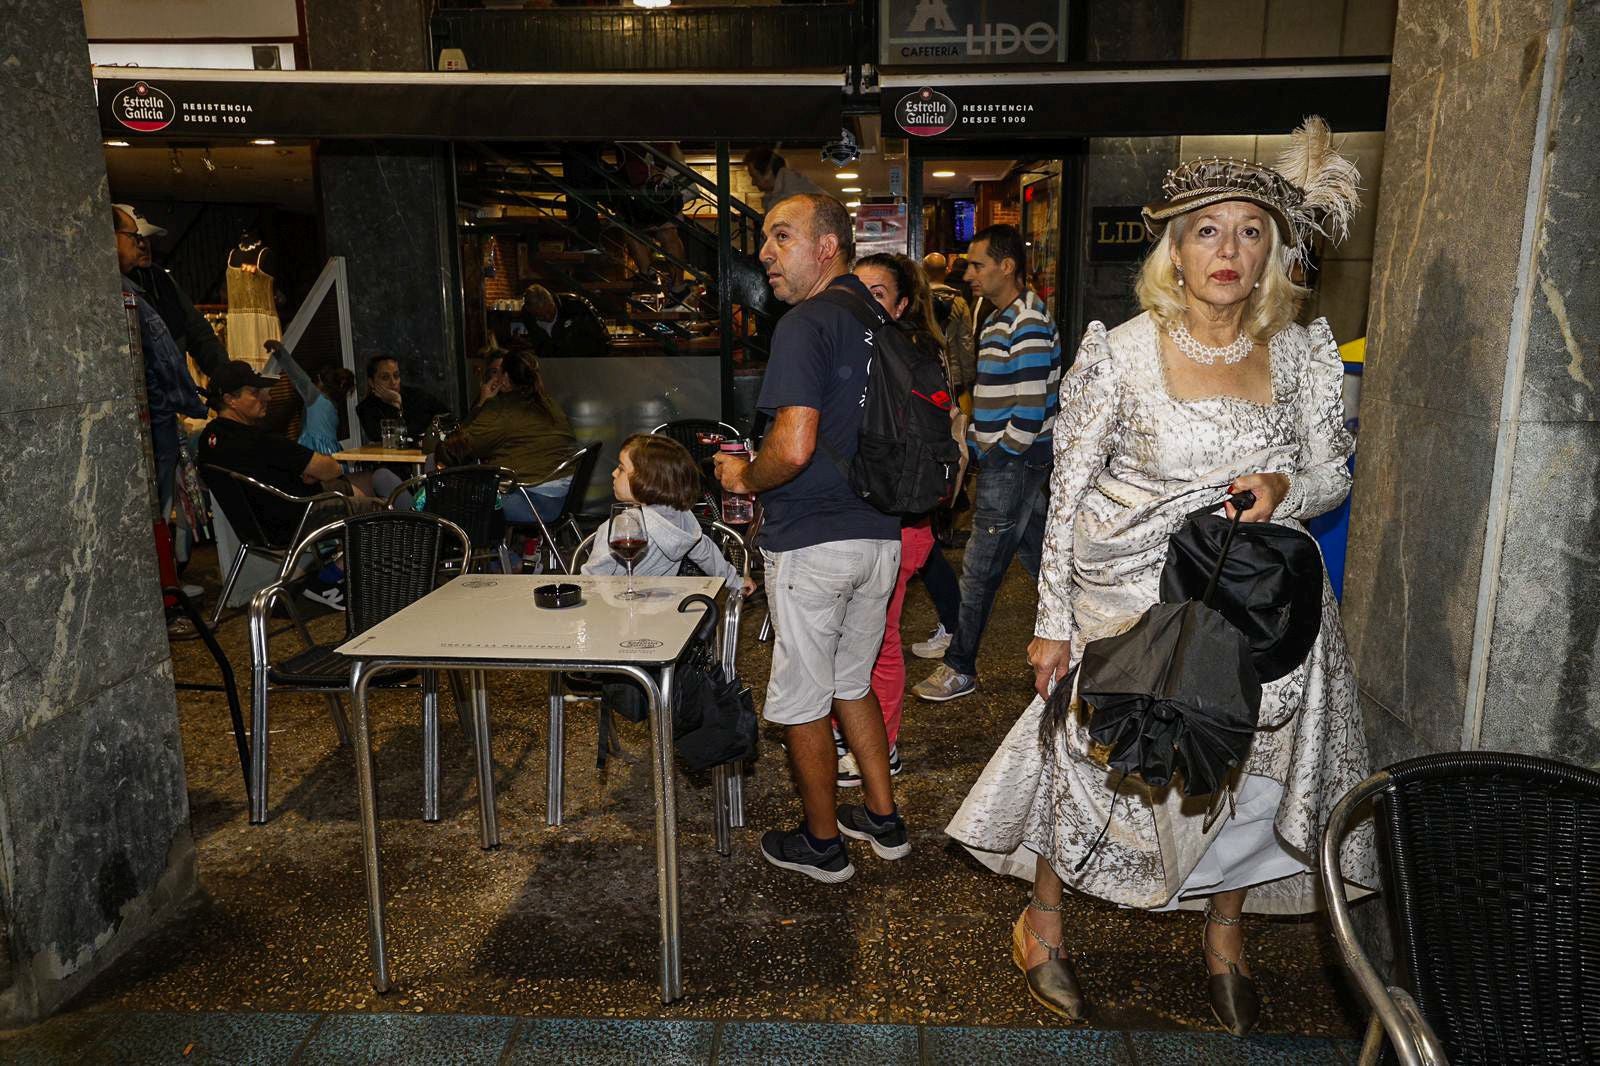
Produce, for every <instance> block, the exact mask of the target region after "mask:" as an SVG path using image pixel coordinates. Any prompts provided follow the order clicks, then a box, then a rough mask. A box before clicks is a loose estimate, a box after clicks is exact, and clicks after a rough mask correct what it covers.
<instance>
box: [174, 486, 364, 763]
mask: <svg viewBox="0 0 1600 1066" xmlns="http://www.w3.org/2000/svg"><path fill="white" fill-rule="evenodd" d="M200 477H201V480H202V481H204V482H205V485H206V489H207V490H208V491H209V492H210V493H211V497H212V499H213V500H215V501H216V504H217V506H218V507H220V508H221V509H222V513H223V515H224V516H225V517H226V518H227V519H228V524H229V525H230V526H232V527H233V531H234V533H235V534H236V535H237V536H238V538H239V550H238V551H236V552H235V553H234V555H233V564H232V565H231V566H229V567H228V576H227V578H226V579H225V580H224V581H223V583H222V594H221V595H219V596H218V597H217V607H216V610H214V611H212V612H211V627H212V628H213V629H215V628H216V626H217V622H218V621H219V620H220V619H221V618H222V610H223V607H224V605H226V604H227V602H228V597H229V596H231V595H232V594H233V586H234V585H235V584H236V583H237V582H238V580H239V573H240V572H241V571H242V570H243V569H244V561H245V559H246V558H248V557H249V556H251V555H259V556H262V557H264V558H267V559H271V560H273V561H274V562H282V561H283V558H284V556H285V555H286V554H288V551H289V549H290V548H291V547H293V546H294V545H296V544H299V543H300V541H301V539H302V538H303V537H304V536H305V535H306V533H307V532H309V531H310V530H313V529H315V528H316V527H318V526H320V525H322V524H323V523H324V522H327V521H329V520H331V519H333V518H337V517H340V516H342V515H346V514H349V513H350V498H349V497H348V496H342V495H340V494H339V493H337V492H319V493H317V494H316V495H314V496H291V495H289V494H288V493H286V492H284V491H282V490H281V489H276V488H273V487H272V486H271V485H267V484H263V483H262V482H260V481H257V480H256V479H255V478H253V477H250V476H248V475H246V474H241V473H239V472H238V471H236V470H229V469H227V468H225V467H220V466H213V465H210V464H206V465H205V466H202V467H201V468H200ZM267 499H272V500H277V501H279V502H282V503H287V504H291V505H293V506H294V507H296V508H298V509H299V512H300V516H299V518H298V519H297V520H296V522H295V527H294V532H293V533H292V534H291V535H290V536H289V537H288V538H287V539H283V540H280V539H278V538H275V537H273V536H272V535H271V533H270V532H269V530H270V529H271V527H272V524H271V523H269V522H267V521H266V520H265V519H264V517H263V516H262V514H261V509H260V507H259V506H258V503H259V502H260V501H263V500H267ZM292 613H293V612H292V610H291V614H292ZM294 618H295V624H296V625H299V624H300V620H299V616H298V615H295V616H294ZM303 628H304V627H302V629H303ZM342 735H343V734H341V736H342Z"/></svg>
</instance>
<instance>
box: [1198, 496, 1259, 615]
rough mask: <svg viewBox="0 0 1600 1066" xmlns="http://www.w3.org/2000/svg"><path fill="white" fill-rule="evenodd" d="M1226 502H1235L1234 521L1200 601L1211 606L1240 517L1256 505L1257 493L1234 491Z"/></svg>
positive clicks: (1224, 539)
mask: <svg viewBox="0 0 1600 1066" xmlns="http://www.w3.org/2000/svg"><path fill="white" fill-rule="evenodd" d="M1224 502H1226V503H1231V504H1233V521H1231V522H1229V523H1228V532H1227V535H1226V536H1224V537H1223V538H1222V550H1220V551H1219V552H1217V565H1216V566H1214V567H1212V568H1211V578H1210V580H1208V581H1207V582H1206V590H1205V592H1204V593H1202V594H1201V596H1200V602H1201V603H1203V604H1205V605H1206V606H1207V607H1210V606H1211V596H1212V594H1213V593H1214V592H1216V591H1217V580H1218V579H1219V578H1220V577H1222V564H1223V563H1225V562H1227V561H1228V548H1229V546H1230V545H1232V544H1233V535H1234V534H1235V533H1236V532H1238V530H1239V519H1240V518H1242V517H1244V513H1245V511H1247V510H1249V509H1250V508H1251V507H1254V506H1255V503H1256V494H1255V493H1253V492H1251V491H1250V490H1249V489H1246V490H1244V491H1243V492H1236V493H1234V494H1233V495H1232V496H1230V497H1228V499H1227V500H1225V501H1224ZM1219 506H1220V505H1219ZM1212 510H1216V508H1212Z"/></svg>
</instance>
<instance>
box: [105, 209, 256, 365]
mask: <svg viewBox="0 0 1600 1066" xmlns="http://www.w3.org/2000/svg"><path fill="white" fill-rule="evenodd" d="M111 206H112V207H114V208H116V209H117V210H119V211H121V212H123V213H124V214H126V215H127V216H128V217H130V218H132V219H133V224H134V227H135V228H136V229H137V230H138V231H139V236H140V237H142V238H145V245H144V248H143V254H142V255H140V257H139V261H138V262H137V263H135V264H134V269H132V270H131V271H125V273H127V274H128V276H129V277H131V278H133V280H134V281H137V282H138V283H139V285H140V287H141V288H143V289H144V298H145V299H146V300H148V301H149V302H150V304H151V305H152V306H154V307H155V309H156V311H157V313H159V314H160V315H161V321H163V322H165V323H166V324H167V332H168V333H170V334H172V340H173V342H174V343H175V344H177V346H178V351H179V352H181V353H182V354H184V355H187V356H190V357H191V358H193V359H194V362H195V365H196V366H198V367H199V368H200V372H201V373H202V374H206V375H211V374H215V373H216V372H217V370H218V368H219V367H221V366H222V364H224V363H226V362H227V361H228V349H227V348H225V347H223V344H222V341H221V340H220V339H219V338H218V337H217V333H216V330H214V329H212V328H211V323H209V322H207V321H206V316H205V315H202V314H201V313H200V312H199V311H198V310H196V309H195V306H194V301H192V300H190V299H189V297H188V295H187V294H185V293H184V291H183V290H182V289H180V288H179V287H178V283H177V282H176V281H175V280H173V277H172V275H171V274H170V273H169V272H167V271H166V270H163V269H162V268H161V267H158V266H156V265H155V264H154V263H153V262H152V261H151V258H150V241H151V240H154V239H155V238H156V237H161V236H165V234H166V232H167V231H166V230H164V229H162V228H161V227H160V226H158V225H156V224H155V223H154V222H151V221H150V220H149V219H147V218H145V217H144V215H143V214H141V213H140V212H139V209H138V208H136V207H134V206H133V205H132V204H112V205H111Z"/></svg>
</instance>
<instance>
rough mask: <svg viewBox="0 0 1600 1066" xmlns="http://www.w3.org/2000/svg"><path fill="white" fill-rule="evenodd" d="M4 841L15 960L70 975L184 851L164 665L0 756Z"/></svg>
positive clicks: (178, 754)
mask: <svg viewBox="0 0 1600 1066" xmlns="http://www.w3.org/2000/svg"><path fill="white" fill-rule="evenodd" d="M64 782H71V787H62V783H64ZM46 783H49V785H48V787H47V785H46ZM0 833H3V834H4V837H5V841H6V848H5V852H4V853H5V862H6V865H7V867H8V869H7V870H6V881H7V889H8V893H7V894H8V896H9V907H10V911H11V920H12V930H13V941H12V943H13V949H14V950H15V951H16V953H17V955H18V956H20V957H21V958H24V959H29V958H32V959H33V961H32V962H31V963H30V967H31V968H32V969H33V970H35V971H36V972H37V971H40V970H44V971H48V970H50V969H52V968H54V969H56V970H59V971H63V972H65V973H71V972H72V971H73V970H74V969H77V968H78V967H80V966H81V965H82V960H81V959H80V958H79V954H80V953H81V952H83V951H84V950H85V949H86V948H91V947H92V946H93V945H95V944H96V943H97V942H99V941H103V940H105V939H108V938H110V937H112V936H114V934H115V933H116V932H117V930H118V927H119V925H120V924H121V923H122V921H123V911H124V908H125V907H128V906H129V905H130V904H135V903H136V901H137V900H138V899H139V897H140V896H141V895H142V894H143V893H144V892H145V891H146V890H148V889H149V888H150V887H151V886H152V885H154V884H155V883H156V882H157V881H159V880H160V879H161V877H162V875H163V873H164V872H165V871H166V870H167V868H168V860H169V855H170V854H171V853H172V852H173V851H174V849H177V850H180V851H181V850H183V849H184V848H186V847H188V846H189V844H188V838H189V828H188V797H187V792H186V785H185V781H184V773H183V752H182V748H181V745H180V741H179V736H178V716H177V708H176V704H175V702H174V699H173V692H172V672H171V664H170V662H163V663H161V664H159V665H158V666H157V667H155V668H154V669H151V670H149V671H146V672H144V673H142V674H135V675H133V676H131V677H128V678H126V679H125V680H123V681H122V682H121V683H120V684H118V685H115V686H112V687H110V688H107V689H105V690H104V691H102V692H100V693H99V694H97V695H96V696H95V697H94V698H93V699H91V700H89V701H88V702H87V703H84V704H81V705H80V706H79V707H78V708H77V713H75V714H70V715H63V716H61V717H59V718H56V719H54V720H53V721H50V722H47V723H45V724H44V725H41V726H40V727H38V728H37V729H33V730H30V731H28V732H26V733H23V734H21V735H19V736H17V737H14V738H12V739H11V740H9V741H7V742H6V743H5V744H3V745H0Z"/></svg>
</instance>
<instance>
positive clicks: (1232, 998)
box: [1200, 902, 1261, 1036]
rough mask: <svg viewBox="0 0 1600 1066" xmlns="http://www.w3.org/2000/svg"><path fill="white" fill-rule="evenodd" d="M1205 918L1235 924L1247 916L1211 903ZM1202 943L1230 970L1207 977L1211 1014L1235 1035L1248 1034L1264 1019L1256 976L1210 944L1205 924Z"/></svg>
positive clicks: (1201, 932)
mask: <svg viewBox="0 0 1600 1066" xmlns="http://www.w3.org/2000/svg"><path fill="white" fill-rule="evenodd" d="M1206 921H1207V922H1216V923H1217V924H1218V925H1224V926H1234V925H1241V924H1243V922H1244V917H1243V916H1240V917H1238V918H1224V917H1223V916H1222V915H1220V914H1218V913H1217V912H1216V911H1215V910H1214V909H1213V908H1212V906H1211V904H1210V903H1209V902H1208V903H1207V904H1206ZM1200 943H1201V945H1202V946H1204V947H1205V949H1206V951H1208V952H1210V953H1211V956H1212V957H1213V958H1215V959H1216V960H1217V961H1218V962H1220V963H1222V964H1223V965H1224V966H1226V967H1227V968H1228V972H1227V973H1214V974H1211V975H1210V977H1209V978H1207V980H1206V998H1207V999H1209V1000H1210V1001H1211V1013H1212V1014H1213V1015H1215V1016H1216V1019H1217V1022H1218V1024H1220V1025H1221V1026H1222V1027H1223V1028H1224V1029H1226V1030H1227V1031H1228V1032H1230V1033H1232V1034H1233V1035H1234V1036H1245V1035H1247V1034H1248V1033H1249V1032H1250V1030H1252V1029H1254V1028H1255V1027H1256V1022H1258V1021H1260V1020H1261V997H1260V996H1259V995H1258V994H1257V992H1256V982H1255V979H1254V978H1252V977H1247V976H1246V975H1244V974H1242V973H1240V972H1239V963H1238V962H1237V961H1236V960H1234V959H1230V958H1228V957H1227V956H1226V955H1224V954H1223V953H1222V952H1220V951H1218V950H1217V949H1216V948H1214V947H1212V946H1211V940H1210V938H1209V937H1207V936H1206V929H1205V926H1201V927H1200Z"/></svg>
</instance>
